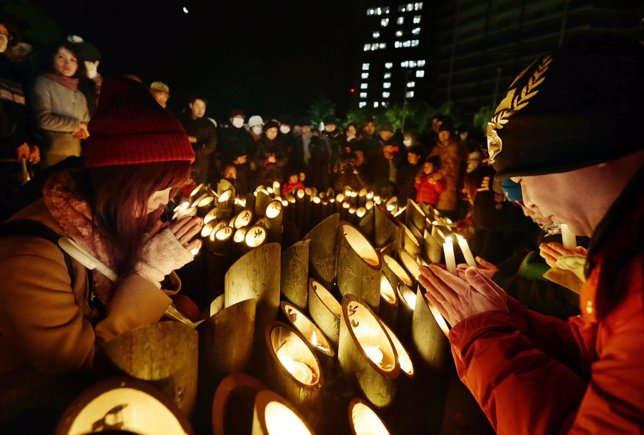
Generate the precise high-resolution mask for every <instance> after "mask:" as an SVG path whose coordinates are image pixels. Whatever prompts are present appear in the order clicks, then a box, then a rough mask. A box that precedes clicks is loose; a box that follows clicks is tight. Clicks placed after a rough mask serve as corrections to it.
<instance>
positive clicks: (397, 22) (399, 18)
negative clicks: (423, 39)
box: [396, 17, 405, 26]
mask: <svg viewBox="0 0 644 435" xmlns="http://www.w3.org/2000/svg"><path fill="white" fill-rule="evenodd" d="M396 24H398V25H399V26H402V25H403V24H405V17H398V20H396Z"/></svg>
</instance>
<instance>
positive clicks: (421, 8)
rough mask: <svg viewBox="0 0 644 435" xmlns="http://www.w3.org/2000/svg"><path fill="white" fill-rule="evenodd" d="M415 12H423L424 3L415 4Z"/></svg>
mask: <svg viewBox="0 0 644 435" xmlns="http://www.w3.org/2000/svg"><path fill="white" fill-rule="evenodd" d="M414 10H415V11H422V10H423V2H418V3H414Z"/></svg>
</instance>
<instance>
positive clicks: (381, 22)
mask: <svg viewBox="0 0 644 435" xmlns="http://www.w3.org/2000/svg"><path fill="white" fill-rule="evenodd" d="M380 25H381V26H382V27H387V26H388V25H389V18H383V19H382V20H380Z"/></svg>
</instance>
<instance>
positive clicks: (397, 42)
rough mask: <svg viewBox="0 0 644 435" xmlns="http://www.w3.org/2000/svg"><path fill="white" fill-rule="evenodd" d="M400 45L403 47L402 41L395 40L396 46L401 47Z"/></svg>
mask: <svg viewBox="0 0 644 435" xmlns="http://www.w3.org/2000/svg"><path fill="white" fill-rule="evenodd" d="M400 47H402V42H400V41H396V42H394V48H400Z"/></svg>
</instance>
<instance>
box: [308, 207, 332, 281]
mask: <svg viewBox="0 0 644 435" xmlns="http://www.w3.org/2000/svg"><path fill="white" fill-rule="evenodd" d="M339 227H340V215H339V214H337V213H334V214H332V215H331V216H329V217H328V218H326V219H324V220H323V221H322V222H320V223H319V224H317V225H316V226H315V227H314V228H313V229H312V230H311V231H310V232H309V233H308V234H307V235H306V236H305V237H304V238H305V239H310V240H311V244H310V246H309V258H310V274H311V276H313V277H315V278H316V279H318V280H320V282H322V284H324V286H325V287H329V288H330V287H332V286H333V282H334V281H335V275H336V258H337V257H336V256H337V252H336V250H337V245H338V229H339Z"/></svg>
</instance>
